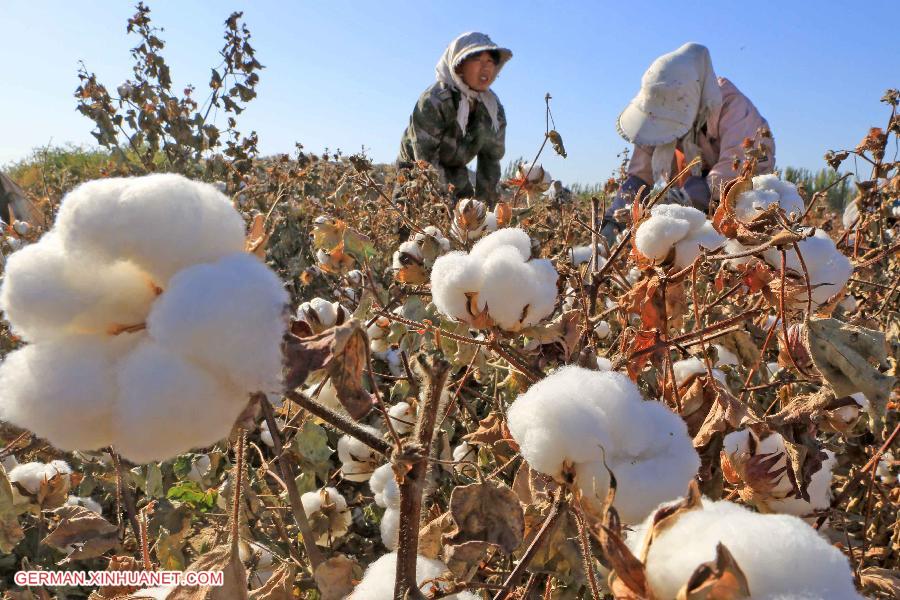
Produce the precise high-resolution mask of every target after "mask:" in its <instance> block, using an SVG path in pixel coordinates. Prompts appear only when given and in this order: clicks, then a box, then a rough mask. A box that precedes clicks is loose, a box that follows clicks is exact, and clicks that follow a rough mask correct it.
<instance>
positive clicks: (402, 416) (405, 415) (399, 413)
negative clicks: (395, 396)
mask: <svg viewBox="0 0 900 600" xmlns="http://www.w3.org/2000/svg"><path fill="white" fill-rule="evenodd" d="M388 415H389V416H390V418H391V425H392V426H393V427H394V431H396V432H397V433H399V434H400V435H403V434H405V433H409V431H410V430H411V429H412V428H413V427H414V426H415V424H416V411H415V410H414V409H413V407H412V406H410V404H409V402H398V403H397V404H395V405H394V406H392V407H390V408H389V409H388Z"/></svg>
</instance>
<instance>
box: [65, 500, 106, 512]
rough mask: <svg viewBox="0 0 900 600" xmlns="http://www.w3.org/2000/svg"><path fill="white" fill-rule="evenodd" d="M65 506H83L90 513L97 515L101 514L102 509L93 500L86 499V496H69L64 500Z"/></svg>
mask: <svg viewBox="0 0 900 600" xmlns="http://www.w3.org/2000/svg"><path fill="white" fill-rule="evenodd" d="M66 504H67V505H69V506H83V507H84V508H86V509H88V510H89V511H91V512H95V513H97V514H98V515H102V514H103V507H102V506H100V503H99V502H97V501H96V500H94V499H93V498H88V497H86V496H69V497H68V498H67V499H66Z"/></svg>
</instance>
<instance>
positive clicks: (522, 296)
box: [478, 246, 559, 331]
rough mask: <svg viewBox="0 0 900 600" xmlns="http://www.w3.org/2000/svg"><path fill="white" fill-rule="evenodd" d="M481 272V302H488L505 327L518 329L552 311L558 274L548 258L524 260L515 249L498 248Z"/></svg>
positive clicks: (490, 311)
mask: <svg viewBox="0 0 900 600" xmlns="http://www.w3.org/2000/svg"><path fill="white" fill-rule="evenodd" d="M482 274H483V278H484V279H483V281H482V284H481V291H480V294H479V296H478V306H479V308H482V307H483V306H487V307H488V313H489V314H490V316H491V318H492V319H493V320H494V321H495V322H496V323H497V324H498V325H499V326H500V327H502V328H503V329H506V330H508V331H517V330H518V329H520V328H521V327H528V326H529V325H534V324H536V323H538V322H540V321H541V319H543V318H544V317H547V316H549V315H550V313H552V312H553V308H554V307H555V305H556V280H557V279H558V278H559V275H558V273H557V272H556V269H554V268H553V264H552V263H551V262H550V261H549V260H547V259H537V260H532V261H529V262H522V260H521V256H520V255H519V253H518V251H517V250H516V249H514V248H510V247H508V246H507V247H501V248H496V249H495V250H494V251H493V252H492V253H491V255H490V256H489V257H488V258H487V259H486V260H485V261H484V263H483V265H482Z"/></svg>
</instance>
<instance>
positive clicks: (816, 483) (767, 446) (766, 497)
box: [722, 429, 837, 517]
mask: <svg viewBox="0 0 900 600" xmlns="http://www.w3.org/2000/svg"><path fill="white" fill-rule="evenodd" d="M825 454H826V458H825V460H823V461H822V465H821V467H820V468H819V470H817V471H816V472H815V473H813V474H812V476H811V477H810V481H809V487H808V488H807V492H808V494H809V500H805V499H803V498H801V497H800V493H799V491H798V490H796V489H795V487H794V484H793V483H792V482H791V478H790V477H789V475H788V473H787V469H788V468H789V467H788V460H789V457H788V452H787V449H786V448H785V443H784V438H783V437H782V436H781V434H779V433H776V432H773V433H770V434H769V435H768V436H766V437H763V438H760V436H758V435H757V434H756V433H754V432H752V431H751V430H749V429H742V430H740V431H733V432H731V433H729V434H728V435H726V436H725V441H724V445H723V448H722V462H723V463H727V465H725V466H727V467H730V470H731V471H732V472H733V473H735V474H736V475H737V477H738V478H739V479H738V480H737V481H732V482H731V483H738V484H743V485H747V486H749V487H750V488H751V489H752V494H751V495H750V498H751V502H752V503H753V504H754V505H755V506H756V507H757V508H758V509H759V510H760V511H762V512H779V513H786V514H790V515H796V516H798V517H810V516H811V515H812V514H813V512H814V511H817V510H823V509H826V508H828V507H829V506H830V504H831V478H832V469H833V468H834V465H835V464H836V462H837V461H836V459H835V457H834V453H833V452H832V451H830V450H825ZM763 459H765V461H766V464H769V465H770V467H769V469H768V471H767V472H766V473H764V474H760V473H758V469H748V467H749V466H750V465H753V464H754V463H758V462H759V461H761V460H763ZM748 470H749V471H751V472H752V473H753V476H752V477H757V476H759V475H764V478H762V480H761V481H760V480H756V479H753V478H752V477H751V479H750V480H749V481H748V480H743V481H741V474H743V473H746V472H747V471H748Z"/></svg>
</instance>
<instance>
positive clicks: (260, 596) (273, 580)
mask: <svg viewBox="0 0 900 600" xmlns="http://www.w3.org/2000/svg"><path fill="white" fill-rule="evenodd" d="M332 560H334V559H332ZM319 566H320V567H322V566H324V564H322V565H319ZM294 571H295V569H294V565H292V564H291V563H284V564H282V565H281V566H280V567H278V568H277V569H275V571H274V572H273V573H272V575H271V576H270V577H269V579H268V580H266V583H265V584H263V585H262V586H261V587H259V588H257V589H255V590H253V591H251V592H250V593H249V598H250V600H294V598H295V597H294V578H295V576H296V575H295V573H294ZM316 575H317V576H318V571H316ZM316 581H318V579H316ZM341 597H343V596H341ZM322 600H329V597H328V596H326V595H324V593H323V595H322Z"/></svg>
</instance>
